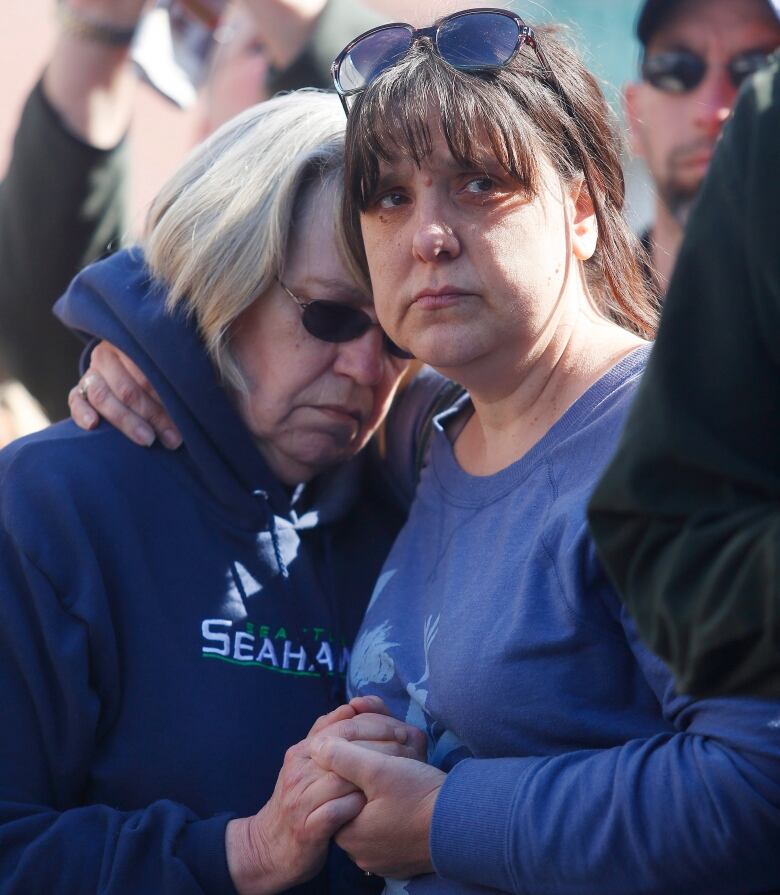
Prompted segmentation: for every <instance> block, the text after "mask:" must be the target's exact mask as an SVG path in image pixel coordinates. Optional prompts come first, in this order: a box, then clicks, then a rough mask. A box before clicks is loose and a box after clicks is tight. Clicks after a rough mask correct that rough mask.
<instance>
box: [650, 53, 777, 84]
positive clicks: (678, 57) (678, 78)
mask: <svg viewBox="0 0 780 895" xmlns="http://www.w3.org/2000/svg"><path fill="white" fill-rule="evenodd" d="M770 55H771V54H770V53H769V52H765V51H764V50H747V51H746V52H744V53H739V54H738V55H736V56H734V57H732V58H731V59H730V60H729V62H728V64H727V66H726V70H727V71H728V73H729V78H730V79H731V83H732V84H733V85H734V87H736V88H739V86H740V84H741V83H742V82H743V81H744V80H745V78H749V77H750V75H752V74H755V72H757V71H758V70H759V69H760V68H763V67H764V66H765V65H766V64H767V62H768V60H769V57H770ZM707 68H708V65H707V61H706V60H705V59H702V57H701V56H698V55H697V54H696V53H693V52H691V51H690V50H666V51H665V52H663V53H656V54H654V55H653V56H646V57H645V59H644V60H643V61H642V80H643V81H647V83H648V84H651V85H652V86H653V87H655V88H656V90H662V91H663V92H664V93H689V92H690V91H691V90H695V89H696V88H697V87H698V86H699V84H701V82H702V81H703V80H704V77H705V75H706V74H707Z"/></svg>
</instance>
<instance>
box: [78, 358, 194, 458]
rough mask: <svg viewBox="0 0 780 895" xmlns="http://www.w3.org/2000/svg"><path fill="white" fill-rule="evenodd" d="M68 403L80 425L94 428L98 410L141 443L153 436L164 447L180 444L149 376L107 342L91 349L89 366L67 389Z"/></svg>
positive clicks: (124, 433) (146, 444) (177, 433)
mask: <svg viewBox="0 0 780 895" xmlns="http://www.w3.org/2000/svg"><path fill="white" fill-rule="evenodd" d="M68 404H69V406H70V415H71V418H72V419H73V421H74V422H75V423H76V425H77V426H80V427H81V428H82V429H94V428H95V426H97V424H98V422H99V416H98V414H99V415H100V416H101V417H103V419H105V420H108V422H109V423H111V424H112V425H113V426H116V428H117V429H119V431H120V432H121V433H122V434H123V435H125V436H126V437H127V438H129V439H130V441H133V442H135V443H136V444H138V445H141V446H142V447H149V446H150V445H152V444H153V443H154V440H155V438H159V439H160V441H161V442H162V444H164V445H165V447H167V448H171V449H175V448H177V447H179V446H180V445H181V435H180V433H179V430H178V429H177V428H176V426H175V425H174V424H173V420H172V419H171V418H170V417H169V416H168V414H167V413H166V411H165V408H164V407H163V405H162V402H161V401H160V396H159V395H158V394H157V392H156V391H155V390H154V389H153V388H152V386H151V383H150V382H149V380H148V379H147V378H146V376H144V374H143V373H142V372H141V370H140V369H139V368H138V367H137V366H136V365H135V364H134V363H133V361H131V360H130V358H129V357H127V355H125V354H122V352H121V351H119V350H118V349H117V348H114V346H113V345H110V344H109V343H108V342H100V343H99V344H98V345H97V346H96V347H95V348H94V349H93V351H92V356H91V357H90V363H89V369H88V370H87V372H86V373H85V374H84V375H83V376H82V377H81V381H80V382H79V384H78V385H76V386H74V387H73V388H72V389H71V390H70V393H69V395H68ZM95 411H97V413H96V412H95Z"/></svg>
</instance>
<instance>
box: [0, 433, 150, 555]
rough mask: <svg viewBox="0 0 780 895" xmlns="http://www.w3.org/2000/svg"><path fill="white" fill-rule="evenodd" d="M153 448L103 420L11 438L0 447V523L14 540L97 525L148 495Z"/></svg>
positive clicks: (30, 539)
mask: <svg viewBox="0 0 780 895" xmlns="http://www.w3.org/2000/svg"><path fill="white" fill-rule="evenodd" d="M161 450H162V449H160V452H161ZM153 451H154V449H153V448H151V449H150V448H141V447H138V446H137V445H134V444H133V443H132V442H130V441H128V440H127V439H126V438H125V437H124V436H122V435H121V434H120V433H119V432H117V431H116V430H115V429H113V428H111V427H110V426H107V425H101V426H100V427H99V428H98V429H97V430H95V431H94V432H84V431H82V430H81V429H79V428H78V427H77V426H75V425H74V424H73V423H72V422H70V421H67V422H62V423H57V424H55V425H53V426H50V427H49V428H48V429H44V430H43V431H42V432H37V433H35V434H34V435H30V436H28V437H26V438H21V439H19V440H18V441H15V442H12V443H11V444H10V445H8V446H7V447H6V448H4V449H3V450H2V451H0V522H1V523H2V526H3V527H4V528H5V529H6V530H7V531H8V532H9V533H11V534H12V536H13V537H14V539H15V540H16V541H18V542H19V543H21V544H25V543H35V542H38V541H39V540H41V538H42V535H44V534H45V533H46V532H52V531H55V530H56V531H57V537H58V538H63V539H67V537H68V536H69V528H72V527H78V528H82V527H83V526H84V525H85V520H89V524H91V525H100V524H101V521H103V524H104V520H105V519H107V518H108V516H109V515H112V516H115V515H116V513H117V511H118V510H123V509H124V510H125V512H126V508H127V507H128V506H130V505H132V502H133V501H135V500H137V501H142V500H144V499H147V498H149V497H150V496H153V494H154V493H155V491H156V489H157V487H158V486H159V479H160V474H161V473H160V470H161V468H162V467H161V464H160V462H159V459H153V453H152V452H153ZM155 453H158V452H155Z"/></svg>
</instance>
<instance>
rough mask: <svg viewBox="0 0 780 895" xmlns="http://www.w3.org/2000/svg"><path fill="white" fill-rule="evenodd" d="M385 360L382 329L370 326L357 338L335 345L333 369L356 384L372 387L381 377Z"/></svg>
mask: <svg viewBox="0 0 780 895" xmlns="http://www.w3.org/2000/svg"><path fill="white" fill-rule="evenodd" d="M386 361H387V357H386V354H385V350H384V340H383V338H382V330H381V329H380V328H379V327H378V326H372V327H371V328H370V329H369V330H367V331H366V332H364V333H363V335H362V336H359V337H358V338H357V339H352V340H351V341H349V342H340V343H339V344H338V345H337V353H336V359H335V361H334V364H333V369H334V370H335V372H336V373H338V374H340V375H341V376H348V377H349V378H350V379H352V380H354V381H355V382H356V383H357V384H358V385H362V386H368V387H373V386H375V385H377V384H378V383H379V382H380V380H381V379H382V375H383V373H384V368H385V362H386Z"/></svg>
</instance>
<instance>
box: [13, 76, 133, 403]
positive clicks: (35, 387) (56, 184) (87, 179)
mask: <svg viewBox="0 0 780 895" xmlns="http://www.w3.org/2000/svg"><path fill="white" fill-rule="evenodd" d="M125 185H126V152H125V147H124V145H121V146H120V147H119V148H117V149H114V150H111V151H103V150H99V149H95V148H94V147H91V146H88V145H87V144H86V143H84V142H82V141H81V140H79V139H77V138H76V137H75V136H73V135H72V134H71V133H70V132H69V131H68V130H67V129H66V128H64V127H63V125H62V124H61V122H60V119H59V117H58V115H57V113H56V111H55V110H54V109H52V108H51V106H50V105H49V103H48V102H47V100H46V98H45V96H44V95H43V93H42V91H41V88H40V85H39V86H38V87H36V89H35V90H34V91H33V93H32V94H31V96H30V97H29V99H28V101H27V104H26V106H25V108H24V111H23V114H22V119H21V122H20V124H19V128H18V130H17V133H16V136H15V139H14V148H13V153H12V157H11V163H10V167H9V169H8V173H7V175H6V178H5V180H4V182H3V183H2V184H0V268H2V270H3V281H2V285H0V351H2V354H3V358H4V362H5V364H6V366H7V367H8V372H9V373H11V374H12V375H13V376H15V377H16V378H18V379H20V380H21V381H22V382H23V383H24V384H25V385H26V386H27V388H28V389H29V390H30V391H31V392H32V393H33V394H34V395H35V397H36V398H38V400H39V401H41V403H42V404H43V405H44V408H45V410H46V412H47V413H48V415H49V416H50V417H51V418H59V417H61V416H64V415H65V413H66V412H67V404H66V395H67V391H68V387H69V386H70V384H72V383H73V381H74V380H75V378H76V377H77V376H78V357H79V353H80V351H81V347H80V344H79V342H78V340H77V339H76V338H75V337H74V336H72V335H71V334H70V333H68V332H67V330H66V329H65V328H64V327H63V326H62V325H61V324H60V323H59V322H58V321H57V320H55V318H54V317H53V315H52V313H51V307H52V305H53V303H54V301H55V300H56V299H57V298H58V297H59V296H60V295H61V294H62V292H63V291H64V290H65V288H66V287H67V285H68V283H69V282H70V280H71V278H72V277H73V276H74V275H75V274H76V273H77V272H78V270H79V269H80V268H81V267H83V266H84V265H86V264H88V263H89V262H91V261H94V260H96V259H97V258H98V257H100V256H101V255H103V254H104V253H105V252H106V250H107V248H108V247H109V246H116V245H117V243H118V242H119V237H120V235H121V234H122V232H123V231H124V228H125V209H126V206H125ZM41 358H44V359H45V363H42V362H41Z"/></svg>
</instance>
